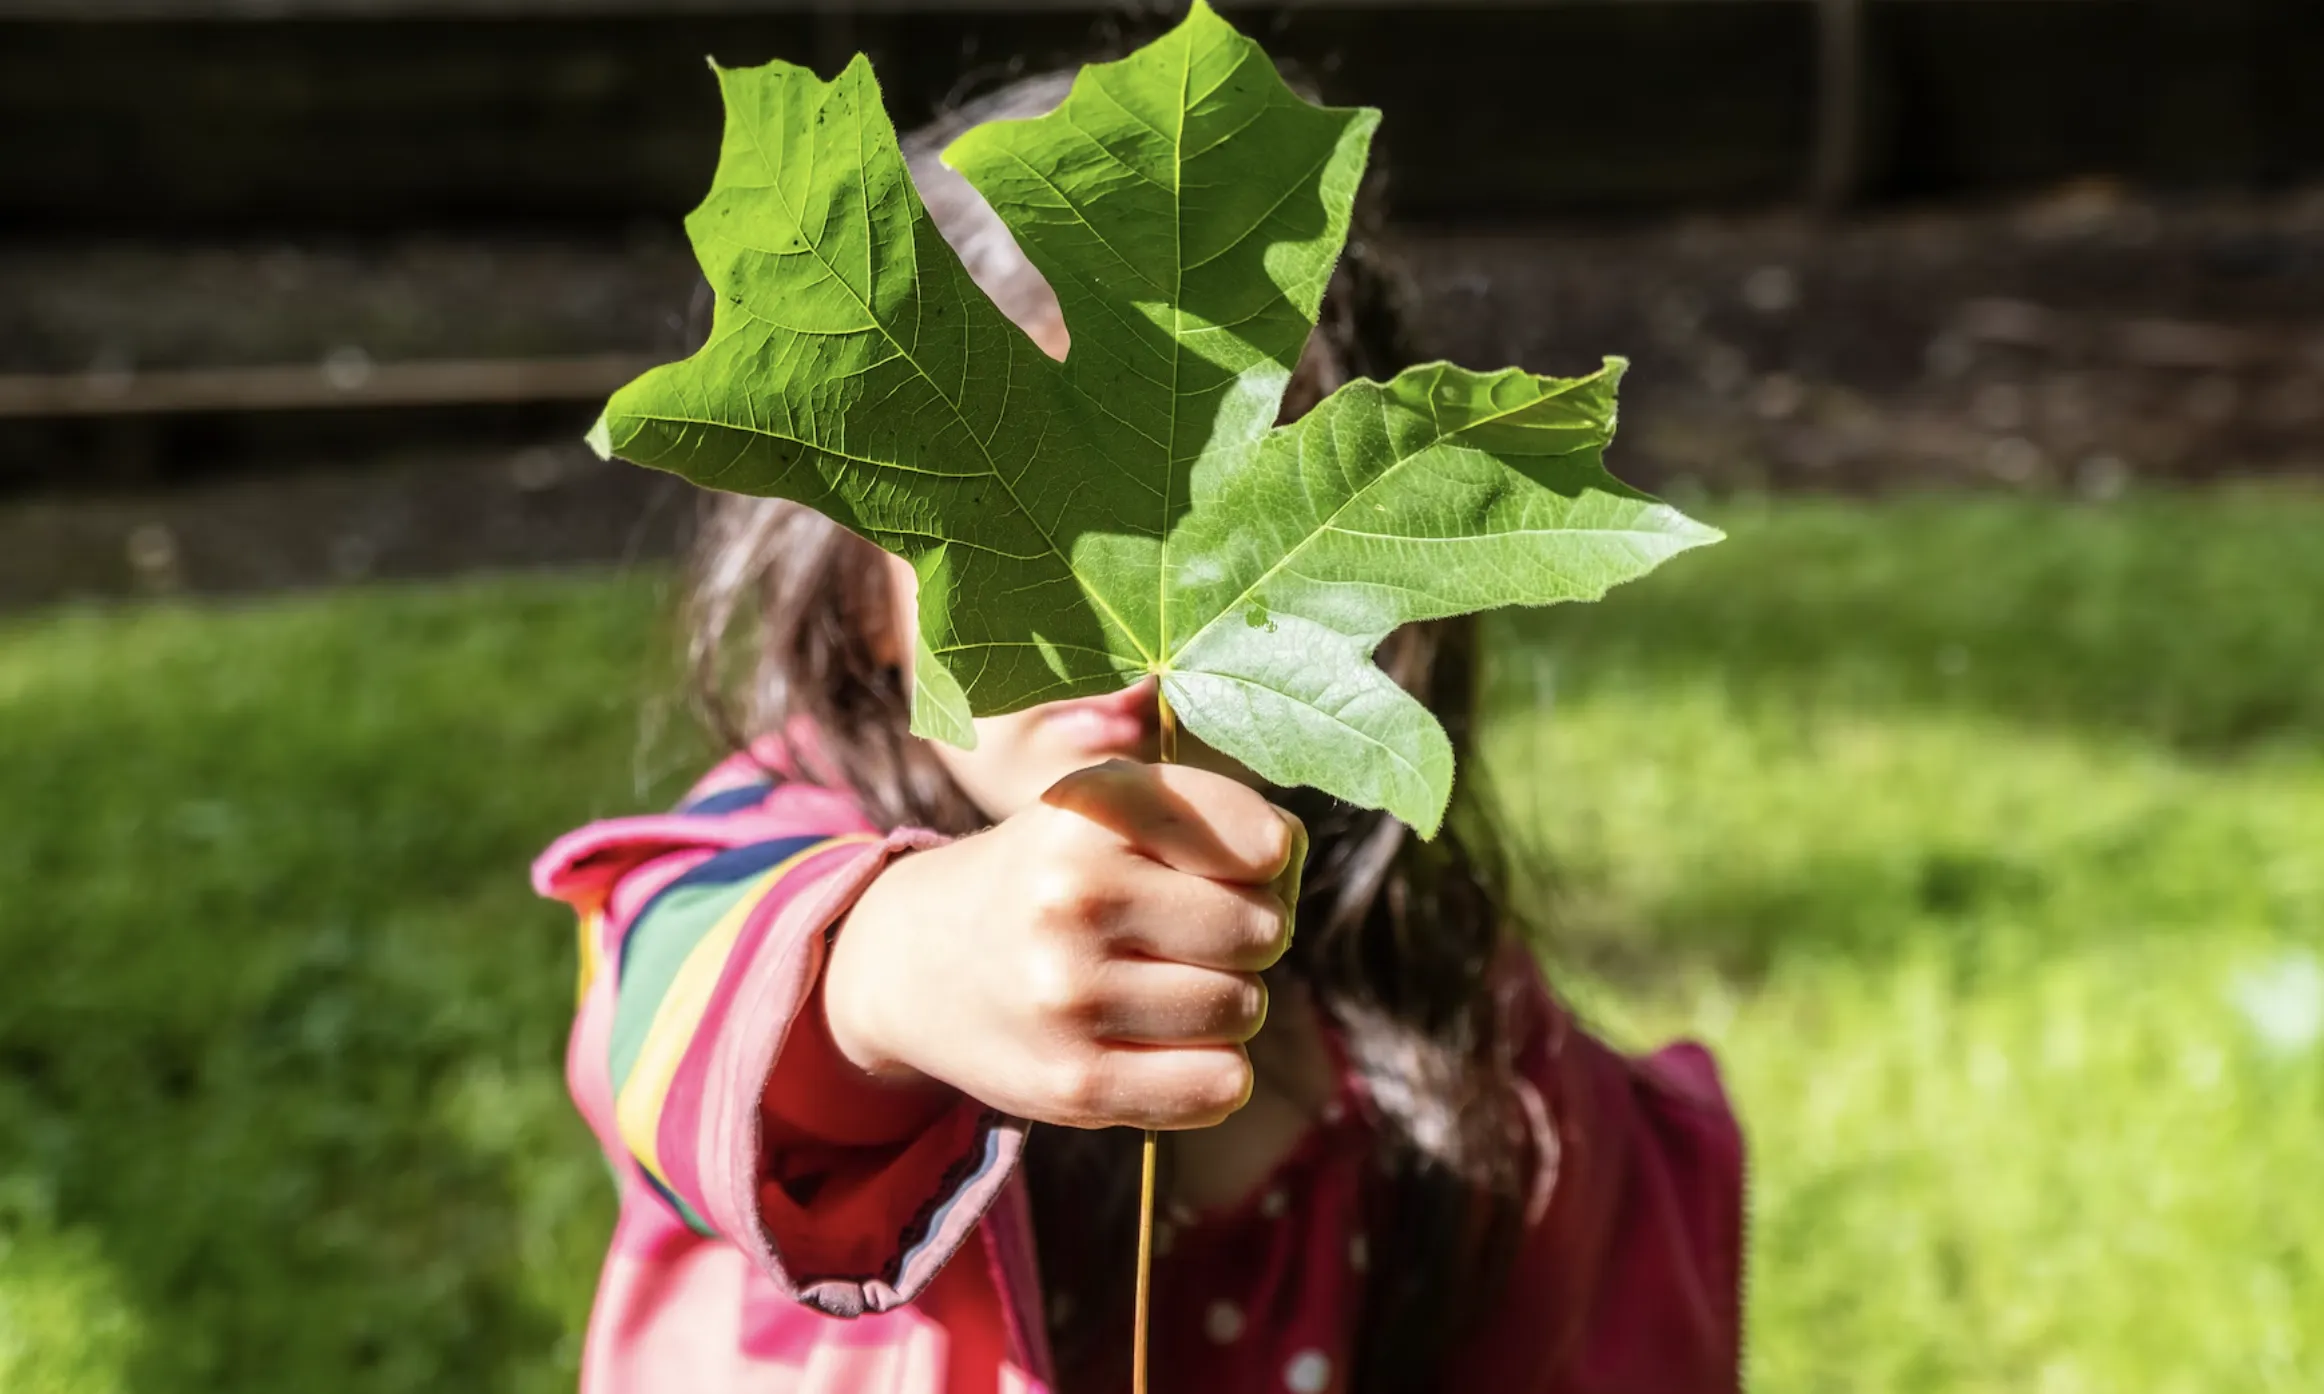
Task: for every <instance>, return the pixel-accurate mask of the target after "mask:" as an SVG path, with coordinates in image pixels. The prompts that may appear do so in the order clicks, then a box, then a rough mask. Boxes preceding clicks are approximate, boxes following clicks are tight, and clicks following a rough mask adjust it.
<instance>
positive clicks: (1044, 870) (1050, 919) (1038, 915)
mask: <svg viewBox="0 0 2324 1394" xmlns="http://www.w3.org/2000/svg"><path fill="white" fill-rule="evenodd" d="M1093 880H1094V878H1092V877H1091V875H1090V874H1089V868H1088V867H1087V866H1086V865H1084V864H1083V863H1082V862H1081V861H1080V860H1078V859H1074V858H1052V859H1049V860H1048V861H1047V862H1045V863H1044V864H1043V865H1042V866H1041V867H1039V868H1038V869H1037V870H1035V871H1034V872H1033V873H1032V875H1031V878H1030V881H1029V883H1028V884H1027V885H1026V887H1025V904H1026V907H1027V908H1028V909H1029V910H1031V911H1032V913H1033V917H1034V919H1035V920H1036V921H1038V922H1039V923H1041V924H1044V925H1051V926H1059V927H1071V926H1074V925H1077V924H1079V923H1081V921H1082V920H1083V918H1084V917H1085V915H1086V913H1087V912H1088V910H1089V908H1090V906H1091V902H1092V899H1093V897H1094V895H1095V893H1096V892H1097V890H1098V887H1097V886H1096V885H1095V884H1093Z"/></svg>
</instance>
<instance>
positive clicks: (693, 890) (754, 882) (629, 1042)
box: [612, 874, 766, 1098]
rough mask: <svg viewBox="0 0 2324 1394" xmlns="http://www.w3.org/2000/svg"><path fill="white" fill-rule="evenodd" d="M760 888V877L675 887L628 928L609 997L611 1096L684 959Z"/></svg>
mask: <svg viewBox="0 0 2324 1394" xmlns="http://www.w3.org/2000/svg"><path fill="white" fill-rule="evenodd" d="M765 884H766V877H765V876H764V875H763V874H762V875H758V876H752V877H748V878H746V879H744V880H741V881H728V882H724V883H721V884H717V885H707V886H678V887H674V888H673V889H671V890H669V891H666V892H664V893H663V894H662V895H661V897H660V898H658V899H657V900H655V902H654V905H653V908H652V909H650V910H648V911H647V912H646V915H645V918H644V919H642V920H640V921H638V923H637V924H636V925H635V926H633V927H632V928H631V929H630V932H629V939H628V942H627V945H626V946H625V949H624V952H623V954H622V964H621V984H620V986H619V988H618V989H617V990H616V991H615V993H614V997H613V1051H612V1068H613V1093H614V1097H615V1098H619V1097H621V1091H622V1088H623V1086H625V1085H627V1084H628V1083H629V1072H630V1071H631V1070H633V1069H635V1068H637V1058H638V1053H639V1052H640V1051H642V1050H644V1049H645V1044H646V1033H647V1031H649V1030H650V1029H651V1028H652V1027H653V1024H654V1013H655V1012H656V1011H658V1010H660V1009H661V1005H662V998H663V996H664V995H666V994H667V993H668V992H669V990H670V984H671V983H672V982H673V981H675V980H676V978H677V976H678V969H679V968H680V967H682V966H683V965H684V964H685V962H686V955H688V954H690V953H692V952H693V951H694V946H695V945H696V944H699V943H701V942H702V936H704V935H706V934H708V933H709V932H710V930H711V928H712V927H713V926H714V925H716V924H717V923H718V921H719V920H720V919H721V918H722V917H723V916H724V915H725V914H726V912H727V910H728V909H730V908H732V907H733V905H734V904H735V902H737V901H739V900H741V899H742V898H743V897H744V896H746V895H752V894H755V893H756V892H757V891H758V890H759V888H760V887H762V886H763V885H765Z"/></svg>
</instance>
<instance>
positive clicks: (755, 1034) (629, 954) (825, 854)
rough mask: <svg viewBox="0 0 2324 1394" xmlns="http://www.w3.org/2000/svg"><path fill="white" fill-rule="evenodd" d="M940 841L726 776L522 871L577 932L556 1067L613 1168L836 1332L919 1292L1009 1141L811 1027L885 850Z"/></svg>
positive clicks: (819, 1024) (988, 1187)
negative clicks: (877, 1078) (567, 914)
mask: <svg viewBox="0 0 2324 1394" xmlns="http://www.w3.org/2000/svg"><path fill="white" fill-rule="evenodd" d="M940 841H941V839H940V838H937V837H936V836H934V835H933V834H929V833H925V832H920V831H917V830H900V831H898V832H894V833H887V834H882V833H881V832H879V831H878V830H876V829H875V828H874V827H873V826H872V825H871V824H870V823H869V822H868V820H866V819H865V818H864V816H863V815H862V813H861V812H860V811H859V810H858V809H857V808H856V807H855V806H854V805H853V803H852V802H851V801H850V800H848V799H847V798H845V797H843V796H841V795H839V794H836V793H833V792H832V791H830V790H827V789H823V788H819V787H816V786H814V785H810V784H805V783H800V782H795V781H783V780H780V779H777V778H773V777H770V776H767V775H765V774H764V773H763V772H758V771H756V770H755V767H751V768H746V769H743V770H741V771H739V772H738V771H737V770H736V768H735V767H734V766H733V765H731V764H730V766H728V767H724V768H723V769H722V772H721V773H720V774H718V775H714V776H713V777H712V779H711V780H709V781H706V782H705V785H704V786H702V787H701V788H698V789H697V791H696V793H695V795H694V796H692V797H691V798H690V799H689V801H688V802H687V803H686V804H684V805H682V806H681V807H680V808H679V810H678V811H677V812H675V813H671V814H664V815H656V816H648V817H637V818H622V819H614V820H610V821H607V822H601V823H596V824H592V825H590V826H589V827H586V828H583V829H581V830H580V831H578V832H575V833H573V834H570V835H569V836H567V837H565V838H562V839H560V840H559V841H558V842H557V843H556V844H555V845H553V846H552V847H550V848H549V850H548V851H547V852H546V853H544V854H543V855H542V856H541V858H540V860H539V861H538V862H537V863H536V864H535V866H534V871H533V876H534V884H535V886H536V887H537V888H538V889H539V890H540V891H541V893H542V894H544V895H547V896H550V897H553V898H555V899H558V900H562V901H564V902H566V903H568V904H569V905H571V906H572V907H573V908H574V909H575V910H576V911H577V912H578V913H579V915H580V917H581V939H582V944H581V954H582V986H581V993H580V999H581V1000H580V1019H579V1022H578V1023H577V1025H576V1028H575V1031H574V1043H573V1047H572V1054H571V1057H570V1059H569V1062H568V1074H569V1076H570V1077H571V1080H572V1083H573V1088H574V1094H575V1098H576V1100H577V1102H579V1103H580V1105H581V1108H582V1112H583V1113H584V1114H585V1115H587V1116H588V1117H589V1119H590V1122H591V1124H592V1126H593V1127H594V1128H595V1129H596V1131H597V1133H598V1135H599V1137H600V1139H601V1140H602V1141H603V1142H604V1143H605V1144H606V1146H607V1149H608V1151H609V1152H610V1153H611V1154H612V1155H613V1156H614V1159H615V1161H616V1164H617V1165H618V1166H620V1167H623V1168H625V1169H628V1170H629V1171H630V1172H631V1173H632V1174H633V1175H634V1176H635V1177H636V1178H637V1179H638V1180H639V1181H640V1182H641V1183H642V1184H643V1185H644V1186H646V1187H647V1188H649V1189H651V1190H652V1191H653V1192H654V1193H656V1194H657V1195H658V1196H659V1197H660V1198H661V1200H662V1202H663V1203H665V1204H667V1205H668V1206H669V1207H670V1208H671V1210H672V1211H673V1212H674V1213H675V1214H676V1215H677V1216H678V1217H679V1218H681V1219H682V1220H684V1221H685V1222H686V1224H688V1225H689V1226H691V1227H692V1228H693V1229H695V1230H696V1231H697V1232H698V1233H701V1234H704V1235H711V1236H716V1237H719V1238H721V1239H724V1240H726V1241H727V1242H730V1243H732V1244H734V1245H735V1246H737V1247H738V1248H740V1249H741V1250H742V1251H743V1252H744V1253H745V1254H747V1255H749V1256H750V1258H751V1259H752V1260H753V1261H754V1262H755V1263H756V1264H757V1265H758V1266H759V1267H760V1268H761V1269H762V1270H763V1271H764V1272H765V1273H766V1274H767V1276H768V1277H769V1278H771V1279H772V1280H773V1281H774V1283H775V1285H776V1287H777V1288H778V1289H779V1290H780V1291H782V1292H783V1293H784V1294H786V1295H788V1296H792V1297H795V1298H797V1299H798V1300H799V1301H802V1302H805V1303H807V1304H808V1305H810V1306H813V1307H816V1308H818V1309H820V1310H822V1311H825V1312H828V1313H831V1314H833V1315H835V1316H856V1315H860V1314H862V1313H864V1312H877V1311H885V1310H888V1309H890V1308H892V1307H896V1306H899V1305H902V1304H904V1303H907V1302H910V1301H911V1300H912V1299H913V1298H914V1297H915V1296H916V1295H918V1293H919V1292H920V1291H921V1290H922V1289H923V1288H925V1287H926V1286H927V1284H928V1282H929V1281H930V1280H931V1279H932V1278H933V1277H934V1276H935V1274H936V1272H937V1271H938V1270H939V1269H940V1268H942V1266H943V1264H944V1262H945V1260H946V1259H947V1258H949V1257H950V1256H951V1254H952V1253H953V1251H954V1250H956V1249H957V1248H958V1247H959V1246H960V1244H961V1243H962V1241H963V1240H965V1239H966V1238H967V1236H968V1234H969V1232H970V1231H971V1230H972V1229H973V1228H974V1226H975V1225H976V1223H977V1220H978V1219H979V1218H980V1217H981V1216H982V1214H983V1212H984V1210H985V1208H986V1207H987V1206H988V1205H989V1204H990V1203H991V1202H992V1200H993V1199H994V1197H995V1196H996V1195H997V1194H998V1193H999V1191H1000V1189H1001V1187H1002V1185H1003V1184H1004V1183H1005V1181H1006V1180H1007V1177H1008V1174H1009V1172H1010V1170H1011V1169H1012V1167H1013V1166H1014V1164H1015V1161H1016V1159H1017V1156H1018V1155H1019V1153H1020V1151H1021V1150H1022V1147H1023V1143H1024V1125H1023V1124H1022V1123H1020V1122H1018V1121H1016V1120H1012V1119H1008V1118H1005V1117H1003V1116H1001V1115H999V1114H997V1113H995V1112H993V1111H991V1110H988V1109H985V1108H984V1107H982V1106H981V1105H979V1104H977V1103H976V1102H975V1101H973V1100H970V1099H968V1098H966V1097H965V1096H962V1095H960V1094H958V1093H957V1092H953V1091H947V1090H941V1089H938V1088H935V1087H928V1088H924V1089H912V1090H899V1089H893V1088H889V1087H887V1086H883V1085H880V1084H877V1083H875V1082H873V1081H871V1080H869V1079H866V1078H865V1077H863V1076H862V1075H861V1074H860V1073H858V1072H856V1071H855V1070H853V1069H852V1068H851V1067H849V1066H848V1065H847V1064H846V1062H845V1061H844V1060H843V1059H842V1058H841V1057H840V1056H839V1054H838V1052H837V1051H836V1049H834V1048H833V1047H832V1045H831V1044H830V1039H829V1036H828V1033H827V1032H826V1030H825V1027H824V1025H823V1018H822V1005H821V993H820V991H819V984H820V980H821V975H822V970H823V962H824V958H825V954H826V950H827V948H828V945H829V942H830V938H831V935H832V934H833V932H834V929H835V926H837V925H838V924H839V922H840V921H841V920H842V919H843V918H844V916H845V915H846V913H847V911H848V909H849V908H850V907H851V906H853V904H854V903H855V899H856V897H857V896H858V895H859V894H860V893H861V892H862V890H863V888H864V887H865V886H866V885H868V884H870V882H871V880H872V878H873V877H875V876H877V875H878V874H879V872H880V870H881V869H882V868H883V867H885V866H886V865H887V863H888V862H889V860H890V859H891V858H893V857H895V856H896V855H898V854H900V853H902V852H906V851H910V850H914V849H917V848H922V847H928V846H933V845H936V844H937V843H938V842H940Z"/></svg>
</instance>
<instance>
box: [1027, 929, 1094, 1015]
mask: <svg viewBox="0 0 2324 1394" xmlns="http://www.w3.org/2000/svg"><path fill="white" fill-rule="evenodd" d="M1094 977H1095V975H1094V974H1093V973H1092V972H1091V971H1090V964H1089V961H1088V958H1087V956H1086V955H1083V954H1080V953H1077V952H1075V951H1074V950H1073V949H1072V948H1071V947H1070V946H1068V945H1065V944H1058V943H1049V944H1038V945H1035V946H1034V947H1033V948H1032V950H1031V951H1029V952H1028V953H1027V954H1026V955H1025V962H1024V970H1023V982H1024V993H1025V1002H1026V1005H1027V1006H1029V1007H1031V1008H1032V1010H1033V1012H1034V1014H1035V1015H1036V1016H1039V1017H1041V1018H1042V1019H1044V1020H1046V1021H1048V1022H1050V1023H1053V1024H1064V1025H1079V1024H1082V1023H1084V1022H1086V1021H1087V1020H1088V1019H1089V1017H1090V1014H1091V1013H1092V1011H1093V1010H1094V1008H1095V1005H1096V1004H1095V993H1094V991H1093V989H1094V987H1095V983H1094V981H1093V979H1094Z"/></svg>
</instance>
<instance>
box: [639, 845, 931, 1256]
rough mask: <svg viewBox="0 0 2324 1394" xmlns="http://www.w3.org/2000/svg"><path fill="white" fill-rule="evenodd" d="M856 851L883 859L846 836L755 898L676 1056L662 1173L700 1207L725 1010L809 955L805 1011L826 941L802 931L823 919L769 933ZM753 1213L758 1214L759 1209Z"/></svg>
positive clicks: (658, 1133)
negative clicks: (705, 1125) (708, 1105)
mask: <svg viewBox="0 0 2324 1394" xmlns="http://www.w3.org/2000/svg"><path fill="white" fill-rule="evenodd" d="M859 858H872V859H876V860H885V858H884V857H882V856H881V850H880V847H879V845H878V844H876V843H861V842H857V843H844V844H841V845H840V846H837V847H832V848H829V849H826V850H824V851H820V852H815V853H811V854H809V856H808V857H807V859H806V860H804V861H802V862H800V863H799V864H798V865H797V866H795V867H793V868H792V869H791V871H790V872H789V874H787V875H785V876H784V877H783V879H782V880H780V881H778V882H776V883H775V884H774V885H772V886H769V887H767V888H766V890H764V891H763V892H761V893H760V896H759V902H758V904H757V905H755V906H753V907H751V910H750V918H749V919H748V920H746V921H744V922H743V927H742V932H741V933H740V934H739V935H737V936H736V937H735V941H734V948H733V949H732V950H731V951H730V952H729V953H728V955H727V959H726V966H725V968H724V970H723V971H721V972H720V974H719V977H718V986H717V987H716V988H714V989H712V991H711V994H710V1000H709V1001H708V1002H707V1003H705V1004H704V1005H703V1008H702V1019H701V1020H700V1021H698V1022H696V1023H695V1025H694V1036H693V1039H692V1040H690V1041H688V1042H687V1044H686V1053H685V1054H684V1055H683V1056H681V1057H680V1058H679V1061H678V1072H677V1074H676V1075H674V1076H673V1077H672V1078H671V1080H670V1090H669V1093H668V1094H666V1095H664V1096H663V1099H662V1113H661V1117H660V1119H659V1120H658V1121H657V1122H656V1123H655V1125H654V1129H655V1141H656V1147H657V1149H658V1155H659V1157H660V1159H661V1163H662V1176H663V1179H664V1180H666V1181H668V1182H669V1185H670V1189H672V1190H674V1191H676V1192H677V1193H678V1194H679V1195H681V1196H684V1197H685V1198H686V1203H687V1204H689V1205H692V1206H693V1207H694V1208H695V1209H696V1210H701V1209H702V1208H703V1203H702V1199H701V1196H702V1184H701V1183H702V1177H701V1155H702V1142H703V1138H702V1110H703V1105H704V1103H705V1102H706V1099H707V1095H708V1094H709V1092H710V1090H709V1088H708V1080H709V1079H710V1072H711V1070H712V1068H713V1065H714V1062H715V1060H716V1057H717V1055H718V1042H719V1038H720V1037H721V1036H723V1035H725V1034H726V1025H727V1021H726V1018H727V1010H728V1008H729V1007H730V1006H731V1005H732V1004H733V1002H734V996H735V994H736V993H737V992H739V991H740V990H741V988H742V984H743V982H744V981H745V980H747V979H750V978H754V977H757V976H760V975H761V974H762V973H764V972H768V971H772V972H775V973H777V974H778V975H781V976H783V977H784V978H786V979H788V978H789V976H790V975H789V974H788V973H785V972H784V971H783V970H784V969H785V968H786V967H788V966H789V964H790V962H791V960H793V959H795V958H798V957H800V956H801V955H802V954H807V955H809V964H810V970H809V971H807V972H804V973H801V974H800V975H799V981H798V982H797V984H796V988H795V993H796V995H795V996H793V997H792V998H791V1001H790V1011H791V1013H794V1014H795V1013H797V1012H798V1011H799V1010H800V1008H801V1007H802V1006H803V1005H804V1004H805V1000H806V997H807V991H808V988H809V986H810V985H811V984H812V983H813V981H814V974H813V972H812V968H813V967H819V966H820V965H821V962H822V955H821V953H820V952H819V951H820V949H821V948H822V940H821V936H820V935H817V934H814V933H812V932H806V933H801V932H797V931H798V930H802V929H803V930H808V931H812V930H813V929H816V928H820V926H815V925H808V926H792V925H788V924H787V925H786V928H787V929H791V930H793V932H792V933H790V934H787V935H784V936H772V935H770V933H769V931H770V930H771V929H772V928H773V927H774V926H775V925H776V924H777V923H778V922H781V921H783V918H784V917H783V911H784V909H785V908H786V907H787V906H789V905H790V904H792V903H793V902H794V901H796V900H797V899H799V897H800V895H801V894H802V893H803V892H804V891H806V890H807V889H808V888H810V887H812V886H813V885H814V884H815V882H816V880H817V879H818V878H819V877H820V876H821V875H822V874H824V873H826V872H828V871H832V870H836V869H838V868H839V867H842V866H844V865H845V864H846V863H847V862H848V861H850V860H853V859H859ZM770 938H772V939H773V945H772V950H771V951H772V952H773V953H774V954H775V955H777V957H776V959H775V962H774V965H772V966H771V968H762V966H761V965H760V964H759V961H758V960H759V957H760V955H761V953H762V950H763V948H764V946H766V945H767V944H768V941H769V940H770ZM802 941H812V942H802ZM758 1083H759V1086H760V1087H761V1088H763V1087H764V1085H765V1079H764V1078H763V1077H762V1078H761V1079H760V1080H759V1082H758ZM750 1113H751V1117H752V1119H753V1121H754V1122H755V1121H756V1119H757V1116H758V1108H757V1104H756V1101H755V1099H754V1101H753V1103H752V1105H751V1108H750ZM753 1218H754V1221H755V1218H756V1216H755V1214H754V1216H753ZM721 1232H722V1233H723V1232H724V1230H723V1229H722V1230H721Z"/></svg>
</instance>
